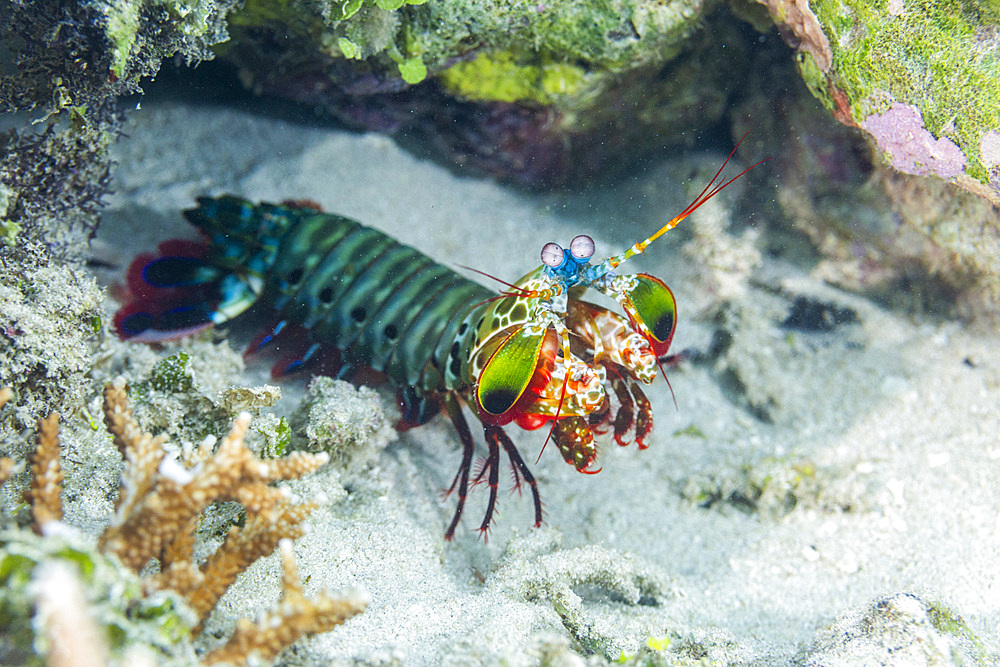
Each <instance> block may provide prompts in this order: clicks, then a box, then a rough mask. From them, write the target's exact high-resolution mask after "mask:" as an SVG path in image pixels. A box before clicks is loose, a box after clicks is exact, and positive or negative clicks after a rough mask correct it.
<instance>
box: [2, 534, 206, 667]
mask: <svg viewBox="0 0 1000 667" xmlns="http://www.w3.org/2000/svg"><path fill="white" fill-rule="evenodd" d="M53 566H56V567H63V568H66V569H68V570H69V571H70V572H73V573H74V575H75V578H76V579H77V580H78V581H79V583H80V585H81V587H82V589H83V593H84V595H85V598H86V603H87V606H88V608H87V611H88V612H89V613H90V616H91V617H92V618H93V619H94V621H95V622H96V624H97V627H98V629H99V631H100V632H102V634H103V639H104V640H105V641H106V642H107V645H108V648H109V649H110V651H111V653H112V655H113V657H115V658H118V657H121V655H122V654H123V653H124V652H125V651H126V650H127V649H128V648H129V647H131V646H141V647H146V648H147V650H148V649H152V650H153V652H154V653H155V655H156V657H157V660H156V662H157V664H164V665H172V664H176V665H183V664H194V662H195V656H194V651H193V649H192V647H191V643H190V641H189V640H190V635H191V628H192V627H193V626H194V624H195V622H196V618H195V616H194V613H193V612H192V611H190V610H189V609H188V608H187V606H186V605H185V604H184V602H183V601H182V600H181V599H180V598H179V597H178V596H176V595H174V594H173V593H171V592H158V593H155V594H153V595H150V596H146V595H144V594H143V592H142V586H141V583H140V581H139V578H138V577H137V576H136V574H135V573H133V572H131V571H130V570H128V568H125V567H124V566H122V565H121V564H120V563H118V561H117V560H116V559H114V558H108V557H107V556H105V555H103V554H101V553H100V552H99V551H98V550H97V549H96V548H95V547H94V546H93V545H91V544H90V543H89V542H88V541H87V540H85V539H83V538H82V537H80V536H77V535H75V534H72V533H69V532H67V534H65V535H48V536H45V537H40V536H37V535H35V534H34V533H31V532H29V531H26V530H6V531H3V532H2V533H0V624H2V625H3V627H4V642H3V653H4V655H5V656H6V658H7V659H9V660H12V661H16V662H18V663H21V664H27V665H44V664H46V660H45V657H46V654H47V653H48V651H49V645H48V642H47V639H46V638H45V637H44V635H43V633H42V632H41V630H42V629H43V628H44V627H45V623H46V621H45V620H44V619H41V618H38V615H37V613H36V611H37V610H36V605H37V600H36V595H37V587H38V584H39V582H40V581H41V580H42V579H44V578H45V577H46V576H47V574H48V573H49V572H51V571H52V567H53Z"/></svg>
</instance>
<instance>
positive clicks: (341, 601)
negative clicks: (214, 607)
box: [204, 539, 368, 665]
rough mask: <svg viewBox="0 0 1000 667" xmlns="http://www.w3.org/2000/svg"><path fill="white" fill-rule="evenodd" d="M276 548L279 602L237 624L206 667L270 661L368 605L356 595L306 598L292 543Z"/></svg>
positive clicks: (209, 655) (210, 657)
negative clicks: (279, 568)
mask: <svg viewBox="0 0 1000 667" xmlns="http://www.w3.org/2000/svg"><path fill="white" fill-rule="evenodd" d="M278 548H279V550H280V551H281V565H282V570H283V572H284V574H283V577H282V580H283V589H284V590H283V592H282V596H281V601H280V602H279V603H278V605H277V607H275V608H273V609H272V610H271V611H270V612H268V613H267V614H265V615H264V617H263V618H261V619H260V620H258V621H257V622H256V623H252V622H251V621H249V620H247V619H242V620H241V621H240V622H239V623H237V625H236V631H235V632H234V633H233V635H232V637H230V638H229V641H228V642H227V643H226V645H225V646H223V647H221V648H218V649H216V650H214V651H212V652H211V653H209V654H208V655H206V656H205V658H204V663H205V664H206V665H214V664H217V663H220V662H228V663H234V664H242V663H245V662H246V661H247V659H248V658H249V657H250V656H251V655H253V654H256V655H257V656H259V657H260V658H262V659H264V660H270V659H272V658H274V657H275V656H276V655H278V653H279V652H280V651H281V650H282V649H283V648H285V647H286V646H288V645H289V644H291V643H292V642H294V641H295V640H296V639H298V638H299V637H301V636H303V635H305V634H315V633H321V632H327V631H328V630H331V629H333V628H334V627H336V626H338V625H340V624H341V623H343V622H344V621H346V620H347V619H349V618H350V617H352V616H354V615H356V614H359V613H361V612H362V611H364V610H365V607H366V606H367V604H368V603H367V601H365V600H364V599H363V598H362V597H361V596H360V595H358V594H353V595H347V596H344V597H340V598H335V597H333V596H331V595H329V594H327V593H321V594H320V595H318V596H317V597H315V598H313V599H311V600H310V599H308V598H306V597H305V596H304V595H303V593H302V583H301V580H300V579H299V573H298V569H297V568H296V567H295V557H294V556H293V554H292V542H291V540H288V539H283V540H281V542H280V543H279V545H278Z"/></svg>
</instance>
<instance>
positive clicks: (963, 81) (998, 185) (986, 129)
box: [759, 0, 1000, 203]
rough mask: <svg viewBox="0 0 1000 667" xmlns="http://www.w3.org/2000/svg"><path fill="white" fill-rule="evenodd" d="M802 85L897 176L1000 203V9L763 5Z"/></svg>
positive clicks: (900, 1)
mask: <svg viewBox="0 0 1000 667" xmlns="http://www.w3.org/2000/svg"><path fill="white" fill-rule="evenodd" d="M759 1H760V2H761V3H762V4H765V5H767V7H768V9H769V10H770V12H771V16H772V17H773V18H774V21H775V23H776V24H777V25H778V26H779V28H780V29H781V30H782V33H783V35H785V36H786V40H787V41H788V42H789V43H791V44H792V45H793V46H796V47H797V50H798V65H799V70H800V72H801V74H802V77H803V78H804V79H805V81H806V83H807V84H808V85H809V89H810V90H811V91H812V92H813V94H814V95H815V96H816V97H817V98H819V99H820V101H822V102H823V104H824V105H825V106H826V107H827V108H828V109H829V110H831V111H832V112H833V114H834V116H835V117H836V118H837V119H838V120H840V121H841V122H842V123H844V124H846V125H850V126H854V127H861V128H862V129H864V130H865V131H866V132H867V133H868V134H870V135H871V136H872V137H873V138H874V139H875V141H876V142H877V143H878V147H879V149H880V151H881V152H882V154H883V156H884V158H885V159H886V161H887V162H888V163H889V164H891V165H892V166H893V167H895V168H896V169H898V170H900V171H902V172H905V173H908V174H917V175H924V176H926V175H933V176H937V177H940V178H942V179H945V180H949V181H951V182H954V183H957V184H959V185H961V186H962V187H964V188H967V189H969V190H971V191H973V192H975V193H977V194H979V195H981V196H984V197H987V198H988V199H990V200H992V201H993V202H994V203H1000V153H998V151H997V137H998V136H1000V76H998V71H1000V49H998V45H1000V32H998V30H997V26H998V25H1000V8H998V7H997V5H996V4H995V3H989V2H963V1H961V0H945V1H943V2H942V1H940V0H889V1H888V2H880V3H873V2H868V1H866V0H812V2H802V1H797V0H759Z"/></svg>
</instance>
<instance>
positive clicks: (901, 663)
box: [802, 593, 996, 667]
mask: <svg viewBox="0 0 1000 667" xmlns="http://www.w3.org/2000/svg"><path fill="white" fill-rule="evenodd" d="M995 658H996V656H989V655H987V652H986V650H985V649H984V648H983V645H982V643H981V642H980V641H979V639H978V638H977V637H976V635H975V633H973V632H972V630H971V629H969V626H968V625H966V623H965V621H963V620H962V618H961V617H960V616H958V615H957V614H955V612H953V611H952V610H950V609H948V608H947V607H946V606H944V605H943V604H940V603H935V602H931V601H928V600H925V599H923V598H921V597H918V596H916V595H913V594H911V593H898V594H896V595H890V596H887V597H885V598H882V599H880V600H876V601H875V602H873V603H871V604H870V605H867V606H865V607H863V608H860V609H856V610H852V611H850V612H848V613H846V614H844V615H843V616H842V617H841V618H839V619H838V620H837V621H836V622H835V623H834V624H833V625H832V626H830V627H829V628H826V629H824V630H821V631H820V632H818V633H817V634H816V637H815V638H814V639H813V645H812V647H811V648H810V650H809V651H808V653H807V655H806V656H805V659H804V660H803V662H802V664H804V665H807V667H839V666H840V665H845V666H846V665H862V664H864V665H884V666H885V667H896V666H898V667H915V666H918V665H942V666H944V665H956V666H957V665H964V666H969V665H988V664H994V663H993V659H995Z"/></svg>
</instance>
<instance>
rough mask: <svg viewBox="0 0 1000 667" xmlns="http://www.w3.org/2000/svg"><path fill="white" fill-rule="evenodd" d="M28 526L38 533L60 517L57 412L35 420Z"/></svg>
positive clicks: (61, 477)
mask: <svg viewBox="0 0 1000 667" xmlns="http://www.w3.org/2000/svg"><path fill="white" fill-rule="evenodd" d="M31 473H32V474H31V487H30V489H29V491H28V493H29V497H30V499H31V518H32V523H31V528H32V530H34V531H35V533H37V534H39V535H41V534H42V532H43V530H44V529H45V526H46V524H48V523H50V522H52V521H59V520H60V519H62V516H63V507H62V499H61V498H60V497H59V494H60V493H61V492H62V481H63V471H62V468H61V467H60V465H59V414H58V413H55V412H53V413H52V414H50V415H49V416H48V417H46V418H45V419H42V420H40V421H39V422H38V446H37V447H36V448H35V453H34V455H33V456H32V458H31Z"/></svg>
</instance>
